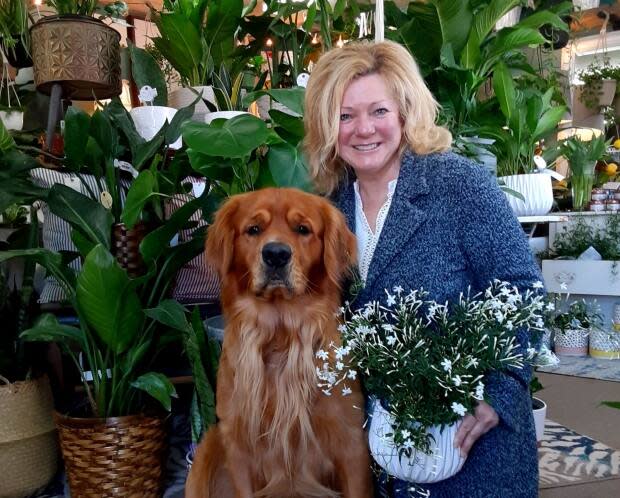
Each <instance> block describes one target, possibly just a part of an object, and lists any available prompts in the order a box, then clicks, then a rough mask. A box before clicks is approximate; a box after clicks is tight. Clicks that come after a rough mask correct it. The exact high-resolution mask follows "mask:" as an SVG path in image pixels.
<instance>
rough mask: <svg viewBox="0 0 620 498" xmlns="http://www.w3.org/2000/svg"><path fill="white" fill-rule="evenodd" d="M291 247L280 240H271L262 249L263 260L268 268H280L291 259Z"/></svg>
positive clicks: (272, 269)
mask: <svg viewBox="0 0 620 498" xmlns="http://www.w3.org/2000/svg"><path fill="white" fill-rule="evenodd" d="M291 255H292V252H291V248H290V247H289V246H287V245H286V244H282V243H280V242H269V243H268V244H265V246H264V247H263V250H262V257H263V262H264V263H265V266H266V267H267V269H268V270H271V271H274V270H280V269H282V268H284V267H285V266H286V265H287V264H288V263H289V261H290V260H291Z"/></svg>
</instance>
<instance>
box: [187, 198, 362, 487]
mask: <svg viewBox="0 0 620 498" xmlns="http://www.w3.org/2000/svg"><path fill="white" fill-rule="evenodd" d="M206 252H207V257H208V259H209V261H210V262H212V263H213V264H214V265H215V267H216V268H217V269H218V272H219V274H220V276H221V277H222V300H221V302H222V310H223V313H224V317H225V321H226V330H225V334H224V344H223V349H222V356H221V359H220V365H219V370H218V377H217V415H218V418H219V422H218V424H217V425H216V426H215V427H213V428H211V429H210V430H209V431H208V433H207V434H206V436H205V438H204V439H203V440H202V442H201V443H200V445H199V447H198V450H197V452H196V457H195V459H194V464H193V466H192V470H191V472H190V475H189V478H188V481H187V486H186V494H185V496H186V497H187V498H207V497H213V498H229V497H234V498H253V497H266V498H292V497H295V498H301V497H304V498H305V497H317V498H318V497H321V498H326V497H344V498H370V497H371V496H372V484H371V475H370V457H369V453H368V445H367V441H366V436H365V433H364V430H363V428H362V424H363V406H364V400H363V396H362V393H361V390H360V386H359V384H357V383H355V382H353V383H352V384H351V385H350V387H351V388H352V389H353V394H351V395H348V396H343V395H341V394H340V392H339V391H337V390H336V391H335V392H334V393H333V394H332V395H331V396H327V395H325V394H323V393H322V392H321V391H320V390H319V388H318V386H317V382H318V380H317V376H316V367H317V366H319V363H318V362H319V361H320V360H318V359H317V358H316V357H315V353H316V352H317V351H318V350H319V349H325V350H328V349H329V345H330V343H334V344H335V345H339V344H340V336H339V333H338V330H337V325H338V323H337V319H336V311H337V309H338V306H339V305H340V294H341V289H340V284H341V282H342V280H343V277H344V276H345V274H346V272H347V271H348V270H349V269H350V267H351V266H352V265H353V264H354V263H355V254H356V242H355V237H354V236H353V234H352V233H351V232H350V231H349V230H348V228H347V226H346V222H345V219H344V216H343V215H342V214H341V213H340V212H339V211H338V210H337V209H335V208H334V207H333V206H332V205H331V204H330V203H329V202H327V201H326V200H324V199H322V198H320V197H317V196H313V195H310V194H306V193H303V192H301V191H298V190H294V189H265V190H259V191H256V192H251V193H247V194H242V195H238V196H235V197H232V198H231V199H230V200H228V201H227V202H226V203H225V204H224V205H223V207H222V208H221V209H220V210H219V211H218V213H217V215H216V217H215V222H214V224H213V225H212V226H211V227H210V228H209V232H208V237H207V244H206Z"/></svg>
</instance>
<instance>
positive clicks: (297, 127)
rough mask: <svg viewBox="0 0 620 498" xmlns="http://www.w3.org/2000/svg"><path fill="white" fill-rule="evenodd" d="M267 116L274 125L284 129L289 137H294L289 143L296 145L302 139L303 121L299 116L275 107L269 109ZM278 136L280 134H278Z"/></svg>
mask: <svg viewBox="0 0 620 498" xmlns="http://www.w3.org/2000/svg"><path fill="white" fill-rule="evenodd" d="M269 116H270V117H271V120H272V121H273V122H274V123H275V124H276V125H278V126H279V127H280V128H282V129H283V130H285V131H286V133H287V135H288V136H289V137H293V138H294V140H293V141H292V142H291V143H293V144H295V145H297V144H298V143H299V142H300V141H301V140H303V138H304V122H303V120H302V119H301V118H298V117H296V116H291V115H290V114H287V113H285V112H282V111H278V110H277V109H271V110H270V111H269ZM279 134H280V133H279ZM280 136H282V135H281V134H280ZM287 141H289V140H287Z"/></svg>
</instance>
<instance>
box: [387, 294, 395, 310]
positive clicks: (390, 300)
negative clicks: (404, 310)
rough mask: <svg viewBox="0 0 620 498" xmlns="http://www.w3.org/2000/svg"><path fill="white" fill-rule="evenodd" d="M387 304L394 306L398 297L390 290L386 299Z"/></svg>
mask: <svg viewBox="0 0 620 498" xmlns="http://www.w3.org/2000/svg"><path fill="white" fill-rule="evenodd" d="M386 304H387V305H388V306H389V307H392V306H394V305H395V304H396V298H395V297H394V296H393V295H392V294H390V293H389V292H387V301H386Z"/></svg>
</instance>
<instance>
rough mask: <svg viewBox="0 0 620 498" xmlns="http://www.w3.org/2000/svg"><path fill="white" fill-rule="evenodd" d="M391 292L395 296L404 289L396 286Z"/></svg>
mask: <svg viewBox="0 0 620 498" xmlns="http://www.w3.org/2000/svg"><path fill="white" fill-rule="evenodd" d="M392 290H393V291H394V292H396V294H400V293H401V292H403V291H404V289H403V288H402V287H401V286H400V285H396V286H395V287H394V288H393V289H392Z"/></svg>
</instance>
